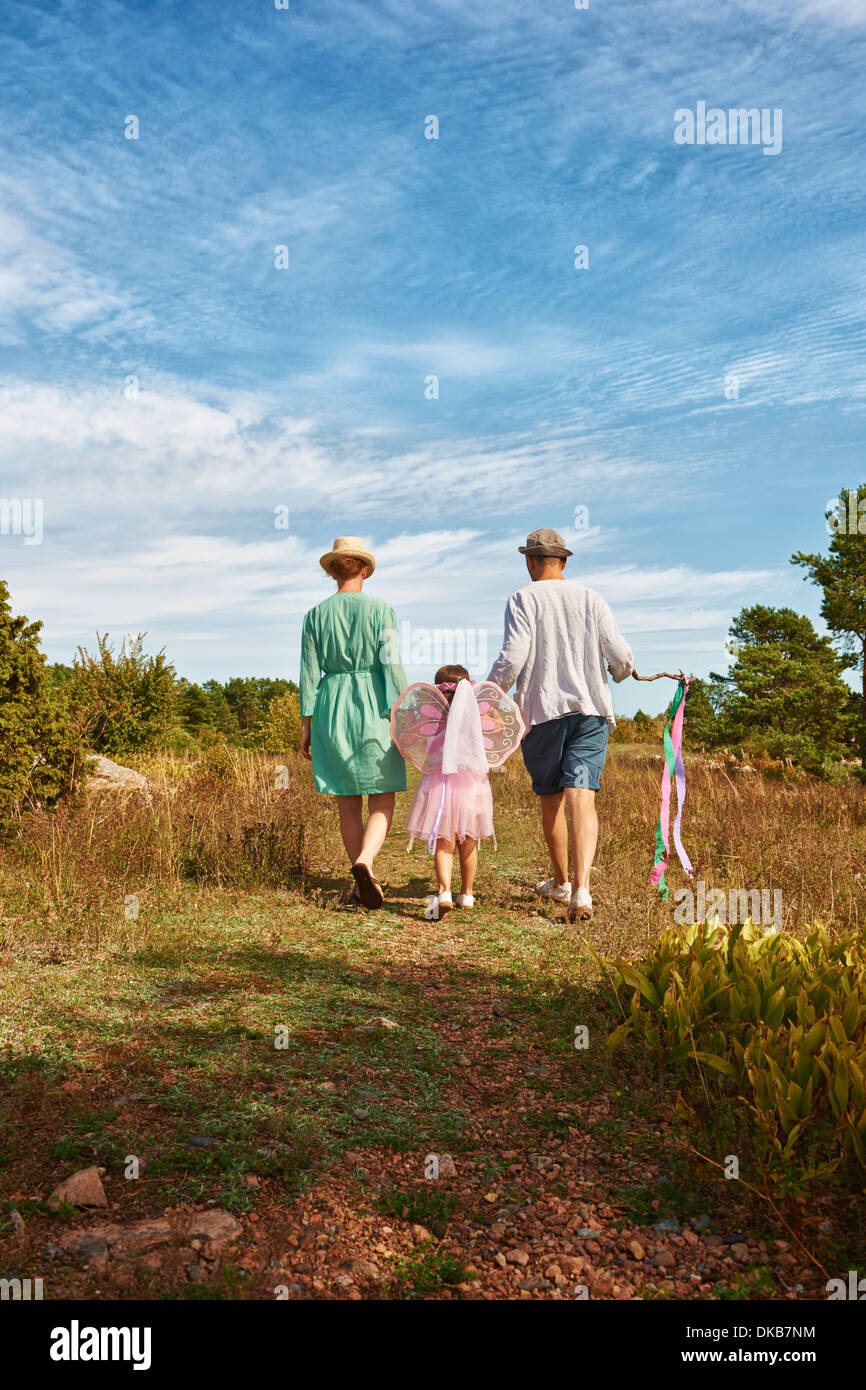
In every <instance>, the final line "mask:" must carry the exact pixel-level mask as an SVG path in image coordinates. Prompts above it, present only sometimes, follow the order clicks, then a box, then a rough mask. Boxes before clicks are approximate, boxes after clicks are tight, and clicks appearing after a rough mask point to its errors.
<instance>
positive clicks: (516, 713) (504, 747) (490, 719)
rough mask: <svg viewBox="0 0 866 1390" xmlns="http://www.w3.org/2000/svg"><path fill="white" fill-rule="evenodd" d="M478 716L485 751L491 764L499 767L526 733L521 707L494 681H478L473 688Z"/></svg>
mask: <svg viewBox="0 0 866 1390" xmlns="http://www.w3.org/2000/svg"><path fill="white" fill-rule="evenodd" d="M474 695H475V698H476V700H477V701H478V713H479V714H480V716H481V733H482V735H483V738H484V751H485V755H486V757H487V763H488V765H489V766H490V767H501V766H502V764H503V763H504V762H505V760H506V758H510V757H511V754H512V753H513V752H514V750H515V748H517V747H518V745H519V743H520V740H521V739H522V738H523V735H524V734H525V732H526V726H525V724H524V723H523V720H522V718H521V716H520V710H519V709H518V708H517V705H516V704H515V703H514V701H513V700H512V698H511V696H510V695H506V694H505V692H504V690H500V688H499V686H498V685H494V684H493V681H479V682H478V684H477V685H476V686H475V688H474Z"/></svg>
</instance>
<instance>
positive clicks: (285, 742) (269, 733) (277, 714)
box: [261, 690, 301, 753]
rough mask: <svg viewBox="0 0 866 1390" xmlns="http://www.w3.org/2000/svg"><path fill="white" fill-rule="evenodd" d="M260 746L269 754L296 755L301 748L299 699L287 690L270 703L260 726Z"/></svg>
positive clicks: (294, 693)
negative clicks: (292, 753)
mask: <svg viewBox="0 0 866 1390" xmlns="http://www.w3.org/2000/svg"><path fill="white" fill-rule="evenodd" d="M261 744H262V747H263V748H266V749H267V750H268V752H269V753H286V752H289V751H290V750H291V751H292V752H294V753H297V751H298V749H299V748H300V746H301V697H300V695H299V694H298V692H297V690H287V691H286V693H285V694H284V695H279V696H277V698H276V699H275V700H273V701H272V702H271V705H270V708H269V709H268V713H267V715H266V717H265V721H264V723H263V725H262V736H261Z"/></svg>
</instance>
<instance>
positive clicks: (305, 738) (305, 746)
mask: <svg viewBox="0 0 866 1390" xmlns="http://www.w3.org/2000/svg"><path fill="white" fill-rule="evenodd" d="M312 726H313V720H312V717H311V715H309V714H302V715H301V756H302V757H303V758H306V759H307V761H308V762H312V759H313V750H312V748H311V747H310V730H311V729H312Z"/></svg>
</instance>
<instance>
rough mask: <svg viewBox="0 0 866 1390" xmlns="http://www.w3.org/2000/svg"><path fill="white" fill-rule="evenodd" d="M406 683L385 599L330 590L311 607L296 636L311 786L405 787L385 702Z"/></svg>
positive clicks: (333, 790) (346, 790)
mask: <svg viewBox="0 0 866 1390" xmlns="http://www.w3.org/2000/svg"><path fill="white" fill-rule="evenodd" d="M407 683H408V682H407V680H406V673H405V672H404V670H403V667H402V665H401V664H400V654H399V647H398V640H397V619H396V617H395V616H394V610H393V608H392V607H391V605H390V603H385V602H384V600H383V599H380V598H371V597H370V596H369V595H368V594H365V593H356V594H352V593H349V594H332V596H331V597H330V598H326V599H325V600H324V602H322V603H317V604H316V606H315V608H311V609H310V610H309V612H308V613H307V614H306V615H305V617H304V630H303V636H302V638H301V714H302V715H312V718H313V722H312V727H311V731H310V740H311V749H312V754H313V776H314V777H315V779H316V790H317V791H320V792H326V793H328V794H329V795H331V796H358V795H362V796H366V795H368V794H369V793H375V792H402V791H405V790H406V764H405V763H404V761H403V759H402V757H401V756H400V753H399V751H398V749H397V748H396V747H395V745H394V744H393V743H392V742H391V706H392V705H393V703H394V701H395V700H396V699H397V696H398V695H399V694H400V693H401V692H402V691H403V690H404V689H405V688H406V685H407Z"/></svg>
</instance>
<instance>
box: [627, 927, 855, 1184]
mask: <svg viewBox="0 0 866 1390" xmlns="http://www.w3.org/2000/svg"><path fill="white" fill-rule="evenodd" d="M602 964H603V963H602ZM614 968H615V970H616V975H615V979H614V988H615V989H616V990H617V992H618V991H619V990H620V988H622V987H627V988H630V989H631V991H632V993H631V999H630V1001H629V1005H628V1011H627V1013H628V1016H627V1018H626V1019H625V1021H624V1022H623V1023H621V1024H620V1026H619V1027H618V1028H617V1029H615V1030H614V1032H613V1033H612V1034H611V1036H610V1039H609V1042H610V1045H611V1046H616V1045H618V1044H619V1043H621V1042H622V1041H623V1040H624V1039H625V1038H626V1037H628V1036H633V1037H635V1038H637V1039H638V1040H639V1041H640V1042H641V1043H642V1044H643V1045H644V1046H645V1047H646V1048H647V1049H648V1050H649V1052H650V1053H651V1054H652V1055H653V1056H654V1057H655V1058H657V1059H658V1060H659V1061H660V1062H662V1063H663V1064H665V1065H676V1064H677V1063H692V1064H694V1067H695V1068H696V1069H698V1070H699V1071H700V1073H701V1081H702V1085H703V1086H706V1087H707V1088H708V1090H709V1089H710V1088H712V1092H713V1093H714V1094H713V1095H712V1096H711V1099H712V1101H713V1103H714V1104H715V1102H716V1101H717V1100H718V1101H720V1102H723V1103H729V1104H730V1105H732V1106H734V1107H735V1108H739V1109H742V1108H743V1107H745V1113H746V1114H747V1115H748V1116H749V1118H750V1120H751V1122H752V1125H753V1126H754V1134H755V1138H756V1146H755V1152H756V1155H757V1157H758V1158H759V1161H760V1162H761V1163H762V1166H763V1167H764V1171H765V1173H766V1175H767V1176H768V1177H769V1178H770V1179H771V1180H772V1181H778V1182H783V1183H785V1185H786V1186H787V1187H788V1188H789V1189H790V1188H792V1187H793V1188H799V1187H800V1186H802V1185H804V1184H807V1183H808V1182H809V1181H810V1180H811V1179H812V1178H814V1177H816V1176H818V1175H819V1174H823V1175H827V1174H830V1173H837V1172H839V1173H840V1176H844V1171H840V1170H845V1169H846V1168H847V1169H848V1170H849V1176H851V1177H854V1176H855V1174H857V1173H858V1172H859V1178H858V1181H859V1182H860V1183H862V1181H863V1176H862V1171H860V1170H862V1168H863V1167H866V947H864V943H863V939H862V937H861V936H860V935H859V934H858V935H852V936H847V937H844V938H839V939H837V940H833V939H831V937H830V935H829V933H828V932H827V931H826V930H825V929H824V928H819V929H818V930H816V931H814V932H812V933H811V935H810V936H808V937H807V938H806V940H805V941H798V940H797V939H796V938H794V937H791V936H787V935H785V934H775V933H771V934H766V933H765V932H764V931H763V930H762V929H761V928H759V927H755V926H754V925H753V924H752V923H751V922H748V923H746V924H745V925H744V926H733V927H730V928H725V927H722V926H719V925H718V924H716V923H710V924H707V923H698V924H696V925H695V926H690V927H670V928H668V929H666V930H665V931H664V932H663V933H662V935H661V937H660V938H659V940H658V942H657V943H656V946H655V948H654V950H653V951H652V953H651V955H650V956H649V957H648V959H647V960H645V961H644V962H642V964H641V966H640V968H638V967H637V966H635V965H633V964H630V963H629V962H627V961H624V960H619V961H616V962H615V963H614Z"/></svg>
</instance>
